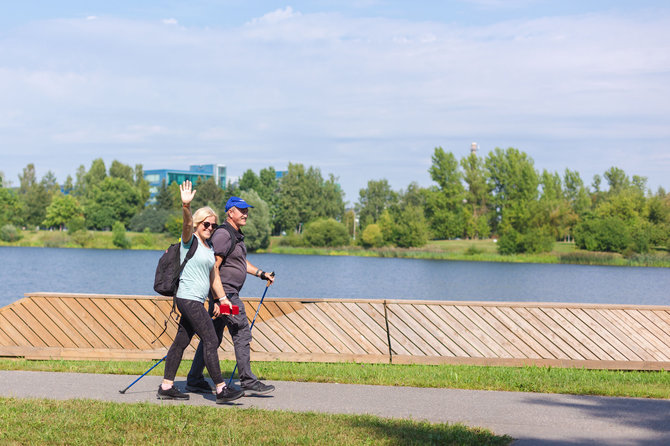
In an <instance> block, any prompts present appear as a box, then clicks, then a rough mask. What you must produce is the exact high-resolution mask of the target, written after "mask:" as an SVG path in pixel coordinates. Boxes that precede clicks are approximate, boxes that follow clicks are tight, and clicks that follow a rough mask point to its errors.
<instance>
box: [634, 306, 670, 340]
mask: <svg viewBox="0 0 670 446" xmlns="http://www.w3.org/2000/svg"><path fill="white" fill-rule="evenodd" d="M635 311H637V312H638V313H640V314H641V315H643V316H644V317H646V318H647V319H649V320H650V321H651V322H652V323H653V324H654V325H655V326H656V327H658V328H659V329H660V330H661V332H663V334H664V336H663V338H662V339H664V340H667V339H670V316H668V314H669V312H667V311H651V310H642V309H639V310H635Z"/></svg>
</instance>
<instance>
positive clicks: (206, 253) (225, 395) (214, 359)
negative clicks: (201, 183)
mask: <svg viewBox="0 0 670 446" xmlns="http://www.w3.org/2000/svg"><path fill="white" fill-rule="evenodd" d="M179 189H180V191H181V202H182V213H183V216H184V223H183V226H182V233H181V249H180V257H181V259H180V261H181V262H183V261H184V258H185V257H186V253H187V252H188V249H189V248H190V247H191V243H197V244H198V248H197V249H196V251H195V254H194V255H193V257H192V258H191V259H190V260H189V261H188V262H187V263H186V266H185V267H184V270H183V271H182V273H181V276H180V278H179V288H178V289H177V293H176V294H177V295H176V296H175V298H176V301H177V309H179V312H180V313H181V319H180V322H179V329H178V330H177V335H176V336H175V338H174V342H173V343H172V346H171V347H170V350H169V351H168V354H167V358H166V360H165V373H164V375H163V383H162V384H161V385H160V386H159V387H158V393H157V394H156V396H157V397H158V398H159V399H162V400H166V399H182V400H187V399H189V395H188V394H185V393H182V392H180V391H179V390H178V389H177V388H176V387H175V386H174V378H175V375H176V374H177V369H178V368H179V363H180V362H181V358H182V356H183V354H184V350H185V349H186V347H188V345H189V344H190V343H191V339H192V338H193V334H197V335H198V337H199V338H200V341H201V343H202V344H203V349H204V352H203V353H204V359H205V367H207V371H208V372H209V376H210V377H211V378H212V380H213V381H214V384H215V385H216V403H217V404H222V403H225V402H227V401H232V400H236V399H238V398H240V397H241V396H243V395H244V391H242V390H231V389H229V388H228V387H227V386H226V384H225V381H224V379H223V376H222V375H221V369H220V367H219V355H218V353H217V349H218V346H219V342H218V341H219V340H218V338H217V336H216V332H215V330H214V324H213V323H212V318H211V317H210V315H209V313H208V312H207V310H206V309H205V306H204V303H205V301H206V300H207V298H208V294H209V291H210V288H211V290H212V293H213V295H214V296H215V297H216V298H218V299H219V300H220V301H221V303H222V304H224V305H229V306H230V308H231V309H232V307H233V304H231V303H230V300H228V298H227V297H226V293H225V292H224V291H223V286H222V285H221V278H220V277H219V274H218V271H217V270H216V269H215V268H214V263H215V262H214V251H213V250H212V248H211V247H210V245H209V243H207V240H208V239H209V238H210V237H211V235H212V233H213V232H214V230H215V229H216V228H217V224H216V222H217V218H218V217H217V215H216V213H215V212H214V211H213V210H212V209H211V208H209V207H203V208H200V209H198V210H197V211H196V212H195V214H193V216H191V207H190V205H191V200H193V197H194V196H195V192H196V191H195V190H191V182H190V181H188V180H187V181H184V183H183V184H182V185H181V186H179ZM214 316H215V317H218V316H219V306H218V305H214Z"/></svg>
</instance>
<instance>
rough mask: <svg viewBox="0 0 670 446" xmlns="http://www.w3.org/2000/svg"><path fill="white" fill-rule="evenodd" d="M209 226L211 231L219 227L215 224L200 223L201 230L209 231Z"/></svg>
mask: <svg viewBox="0 0 670 446" xmlns="http://www.w3.org/2000/svg"><path fill="white" fill-rule="evenodd" d="M210 226H211V227H212V231H213V230H215V229H216V228H218V227H219V225H217V224H216V223H210V222H208V221H204V222H202V227H203V228H205V229H209V227H210Z"/></svg>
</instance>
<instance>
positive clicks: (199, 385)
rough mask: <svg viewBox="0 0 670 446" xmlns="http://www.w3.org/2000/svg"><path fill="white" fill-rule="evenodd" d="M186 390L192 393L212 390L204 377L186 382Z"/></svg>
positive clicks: (210, 391)
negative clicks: (193, 381) (192, 381)
mask: <svg viewBox="0 0 670 446" xmlns="http://www.w3.org/2000/svg"><path fill="white" fill-rule="evenodd" d="M186 390H187V391H189V392H193V393H212V392H213V391H214V389H213V388H212V386H210V385H209V383H208V382H207V381H205V380H204V379H201V380H200V381H197V382H195V383H193V384H190V383H186Z"/></svg>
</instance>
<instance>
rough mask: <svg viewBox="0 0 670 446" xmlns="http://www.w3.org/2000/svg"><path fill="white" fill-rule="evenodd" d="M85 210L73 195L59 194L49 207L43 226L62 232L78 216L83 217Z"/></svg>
mask: <svg viewBox="0 0 670 446" xmlns="http://www.w3.org/2000/svg"><path fill="white" fill-rule="evenodd" d="M82 214H83V210H82V208H81V206H80V205H79V202H78V201H77V199H76V198H75V197H73V196H72V195H62V194H60V193H59V194H58V195H56V196H54V198H53V199H52V200H51V204H50V205H49V207H47V210H46V217H45V219H44V221H43V222H42V224H43V225H44V226H46V227H48V228H53V227H58V228H59V229H60V230H63V228H64V227H65V226H66V224H67V223H68V222H69V221H71V220H72V219H73V218H74V217H76V216H81V215H82Z"/></svg>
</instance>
